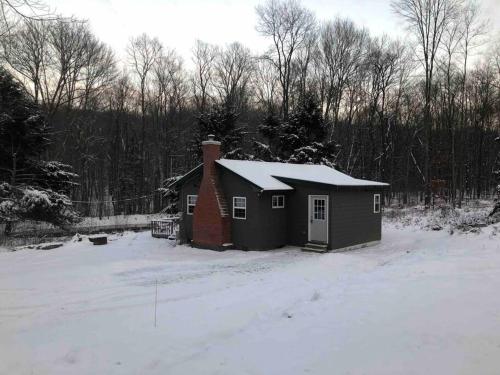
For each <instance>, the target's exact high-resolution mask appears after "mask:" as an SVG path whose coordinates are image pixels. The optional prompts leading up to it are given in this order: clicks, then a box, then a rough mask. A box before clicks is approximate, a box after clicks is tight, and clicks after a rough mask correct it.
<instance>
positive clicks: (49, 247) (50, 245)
mask: <svg viewBox="0 0 500 375" xmlns="http://www.w3.org/2000/svg"><path fill="white" fill-rule="evenodd" d="M62 245H63V244H62V242H53V243H45V244H40V245H38V246H37V247H36V249H37V250H52V249H57V248H58V247H61V246H62Z"/></svg>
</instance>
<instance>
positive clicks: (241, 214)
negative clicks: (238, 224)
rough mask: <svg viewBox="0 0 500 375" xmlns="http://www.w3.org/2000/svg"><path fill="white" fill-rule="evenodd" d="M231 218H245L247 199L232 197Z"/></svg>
mask: <svg viewBox="0 0 500 375" xmlns="http://www.w3.org/2000/svg"><path fill="white" fill-rule="evenodd" d="M233 218H234V219H246V218H247V199H246V198H245V197H233Z"/></svg>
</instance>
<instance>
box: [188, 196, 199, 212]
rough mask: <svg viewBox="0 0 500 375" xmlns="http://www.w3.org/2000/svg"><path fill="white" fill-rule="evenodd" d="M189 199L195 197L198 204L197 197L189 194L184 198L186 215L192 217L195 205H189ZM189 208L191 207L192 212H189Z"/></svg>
mask: <svg viewBox="0 0 500 375" xmlns="http://www.w3.org/2000/svg"><path fill="white" fill-rule="evenodd" d="M191 197H196V202H198V196H197V195H195V194H190V195H188V196H187V197H186V214H187V215H193V214H194V208H195V207H196V203H195V204H192V203H189V198H191ZM189 207H193V212H191V213H190V212H189Z"/></svg>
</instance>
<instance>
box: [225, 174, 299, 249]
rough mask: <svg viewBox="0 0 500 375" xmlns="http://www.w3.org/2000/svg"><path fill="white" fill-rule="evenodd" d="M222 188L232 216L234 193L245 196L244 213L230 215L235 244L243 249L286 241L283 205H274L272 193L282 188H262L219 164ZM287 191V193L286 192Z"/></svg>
mask: <svg viewBox="0 0 500 375" xmlns="http://www.w3.org/2000/svg"><path fill="white" fill-rule="evenodd" d="M218 171H219V177H220V181H221V186H222V189H223V190H224V194H225V197H226V200H227V203H228V208H229V213H230V215H231V218H232V217H233V197H246V199H247V217H246V219H244V220H241V219H231V238H232V241H233V243H234V245H235V247H236V248H238V249H243V250H268V249H274V248H277V247H281V246H284V245H286V243H287V241H286V224H287V220H286V218H287V214H286V212H287V211H286V210H287V209H286V207H287V203H288V201H289V199H287V197H286V196H285V208H282V209H273V208H272V206H271V197H272V195H273V194H284V193H283V192H262V193H261V191H260V189H258V188H257V187H255V186H253V185H252V184H251V183H249V182H247V181H245V180H244V179H242V178H241V177H239V176H237V175H235V174H234V173H232V172H231V171H228V170H226V169H224V168H223V167H220V166H219V168H218ZM285 195H286V194H285Z"/></svg>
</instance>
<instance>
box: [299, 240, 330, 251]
mask: <svg viewBox="0 0 500 375" xmlns="http://www.w3.org/2000/svg"><path fill="white" fill-rule="evenodd" d="M302 251H313V252H315V253H326V252H328V245H327V244H322V243H312V242H308V243H306V244H305V245H304V246H303V247H302Z"/></svg>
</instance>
